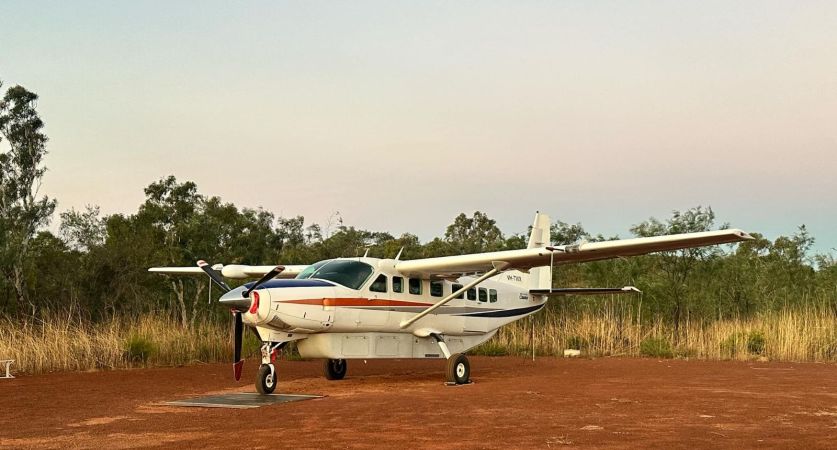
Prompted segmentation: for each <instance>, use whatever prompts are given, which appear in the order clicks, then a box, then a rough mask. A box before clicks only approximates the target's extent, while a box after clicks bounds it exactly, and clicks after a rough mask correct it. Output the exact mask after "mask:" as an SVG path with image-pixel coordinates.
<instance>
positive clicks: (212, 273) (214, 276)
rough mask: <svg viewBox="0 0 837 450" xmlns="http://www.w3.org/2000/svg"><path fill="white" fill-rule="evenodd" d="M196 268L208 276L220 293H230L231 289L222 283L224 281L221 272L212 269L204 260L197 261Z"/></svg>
mask: <svg viewBox="0 0 837 450" xmlns="http://www.w3.org/2000/svg"><path fill="white" fill-rule="evenodd" d="M198 267H200V268H201V270H203V271H204V272H206V274H207V275H209V279H210V280H212V282H213V283H215V284H216V285H217V286H218V287H219V288H221V290H222V291H224V293H225V294H226V293H227V292H229V291H231V290H232V289H231V288H230V286H229V285H228V284H227V283H226V282H224V279H223V278H221V272H219V271H217V270H215V269H213V268H212V267H211V266H210V265H209V264H207V263H206V261H204V260H200V261H198Z"/></svg>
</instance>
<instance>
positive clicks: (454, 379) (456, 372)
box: [447, 353, 471, 384]
mask: <svg viewBox="0 0 837 450" xmlns="http://www.w3.org/2000/svg"><path fill="white" fill-rule="evenodd" d="M447 375H448V381H449V382H451V383H456V384H466V383H468V382H469V381H470V380H471V363H469V362H468V357H467V356H465V355H463V354H462V353H457V354H455V355H451V357H450V358H448V374H447Z"/></svg>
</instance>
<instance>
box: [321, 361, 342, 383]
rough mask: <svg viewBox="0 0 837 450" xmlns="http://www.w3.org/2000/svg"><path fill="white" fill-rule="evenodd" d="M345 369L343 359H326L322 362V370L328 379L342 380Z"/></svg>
mask: <svg viewBox="0 0 837 450" xmlns="http://www.w3.org/2000/svg"><path fill="white" fill-rule="evenodd" d="M347 369H348V367H347V364H346V360H345V359H327V360H325V361H324V362H323V372H324V373H325V377H326V379H329V380H342V379H343V377H345V376H346V370H347Z"/></svg>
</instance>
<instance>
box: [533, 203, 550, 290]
mask: <svg viewBox="0 0 837 450" xmlns="http://www.w3.org/2000/svg"><path fill="white" fill-rule="evenodd" d="M551 226H552V222H551V221H550V220H549V216H548V215H547V214H543V213H541V212H537V213H535V222H534V223H532V233H531V234H530V235H529V246H528V248H540V247H548V246H550V245H552V242H551V241H550V227H551ZM529 274H530V277H529V283H530V286H529V289H549V288H551V287H552V268H551V267H549V266H546V267H535V268H532V269H530V270H529Z"/></svg>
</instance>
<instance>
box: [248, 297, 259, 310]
mask: <svg viewBox="0 0 837 450" xmlns="http://www.w3.org/2000/svg"><path fill="white" fill-rule="evenodd" d="M250 297H252V298H253V301H252V303H250V311H249V312H250V314H256V313H257V312H258V311H259V293H258V292H256V291H253V292H251V293H250Z"/></svg>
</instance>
